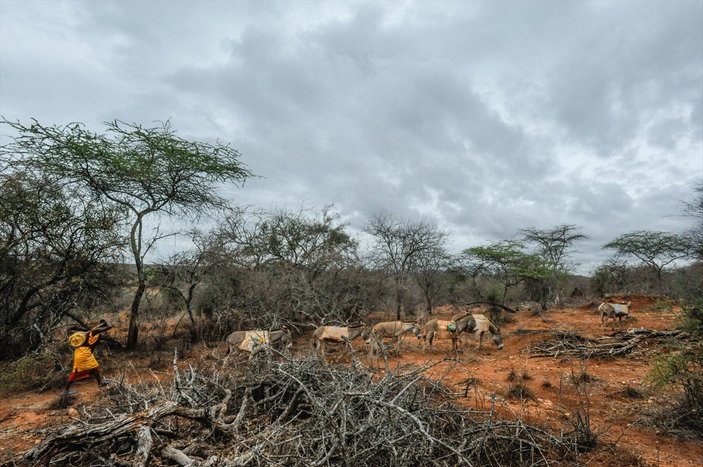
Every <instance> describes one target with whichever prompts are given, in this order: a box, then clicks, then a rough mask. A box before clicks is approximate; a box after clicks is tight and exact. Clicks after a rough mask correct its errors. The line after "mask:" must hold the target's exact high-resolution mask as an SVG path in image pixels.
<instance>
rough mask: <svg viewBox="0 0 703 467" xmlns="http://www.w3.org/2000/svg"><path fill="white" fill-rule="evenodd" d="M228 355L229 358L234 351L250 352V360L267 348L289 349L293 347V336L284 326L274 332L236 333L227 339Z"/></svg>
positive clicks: (258, 330)
mask: <svg viewBox="0 0 703 467" xmlns="http://www.w3.org/2000/svg"><path fill="white" fill-rule="evenodd" d="M225 342H226V343H227V353H226V354H225V356H229V354H230V353H232V352H233V351H243V352H249V354H250V355H249V359H250V360H251V358H252V357H253V356H254V355H255V354H256V353H258V352H260V351H262V350H264V349H265V348H266V347H267V346H272V347H273V346H277V347H283V348H286V349H289V348H290V347H291V346H292V345H293V336H292V335H291V332H290V330H289V329H288V328H287V327H285V326H283V327H282V328H281V329H277V330H274V331H264V330H260V329H257V330H253V331H234V332H233V333H231V334H230V335H229V336H227V339H225Z"/></svg>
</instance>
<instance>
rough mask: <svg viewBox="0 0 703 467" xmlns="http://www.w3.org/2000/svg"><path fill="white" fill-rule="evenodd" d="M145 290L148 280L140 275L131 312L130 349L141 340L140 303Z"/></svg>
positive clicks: (128, 336)
mask: <svg viewBox="0 0 703 467" xmlns="http://www.w3.org/2000/svg"><path fill="white" fill-rule="evenodd" d="M140 275H141V274H140ZM144 290H146V280H145V279H144V277H140V278H139V285H138V286H137V291H136V292H135V293H134V300H132V308H131V310H130V312H129V332H128V333H127V348H128V349H133V348H135V347H136V346H137V341H138V340H139V303H140V302H141V301H142V296H144Z"/></svg>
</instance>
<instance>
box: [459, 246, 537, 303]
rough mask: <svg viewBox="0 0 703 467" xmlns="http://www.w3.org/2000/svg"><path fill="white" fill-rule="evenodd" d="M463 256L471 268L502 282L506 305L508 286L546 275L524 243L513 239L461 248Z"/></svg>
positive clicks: (503, 298)
mask: <svg viewBox="0 0 703 467" xmlns="http://www.w3.org/2000/svg"><path fill="white" fill-rule="evenodd" d="M462 254H463V256H464V257H466V258H468V259H469V260H470V264H471V265H472V269H473V270H479V271H481V272H482V273H483V274H488V275H492V276H494V277H496V278H497V279H498V280H499V281H500V283H501V284H502V285H503V296H502V297H501V299H500V303H501V304H505V298H506V296H507V295H508V290H509V289H510V287H515V286H517V285H519V284H520V283H522V282H523V281H525V280H527V279H543V278H544V277H546V276H547V275H548V274H549V271H547V270H546V269H545V268H544V266H543V265H542V261H541V259H540V258H539V257H538V256H536V255H530V254H527V253H525V252H524V251H523V245H522V244H521V243H519V242H514V241H503V242H497V243H493V244H491V245H488V246H477V247H472V248H468V249H466V250H464V251H463V252H462Z"/></svg>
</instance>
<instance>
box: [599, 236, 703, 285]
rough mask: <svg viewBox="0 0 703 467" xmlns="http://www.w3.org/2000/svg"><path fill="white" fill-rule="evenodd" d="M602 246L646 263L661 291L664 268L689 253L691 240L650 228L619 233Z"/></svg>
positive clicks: (617, 253) (619, 254)
mask: <svg viewBox="0 0 703 467" xmlns="http://www.w3.org/2000/svg"><path fill="white" fill-rule="evenodd" d="M603 248H606V249H613V250H615V251H616V255H617V256H618V257H628V256H634V257H635V258H637V259H639V260H640V261H641V262H642V263H644V264H645V265H647V266H648V267H649V268H650V269H651V270H652V271H653V272H654V273H655V275H656V279H657V285H658V288H659V290H660V292H662V293H663V283H662V271H663V270H664V268H665V267H666V266H668V265H669V264H671V263H673V262H674V261H676V260H677V259H682V258H686V257H688V256H690V254H691V242H690V241H689V239H687V238H686V236H683V235H679V234H675V233H669V232H656V231H650V230H639V231H636V232H630V233H626V234H623V235H620V236H619V237H617V238H616V239H615V240H613V241H611V242H610V243H607V244H605V245H604V246H603Z"/></svg>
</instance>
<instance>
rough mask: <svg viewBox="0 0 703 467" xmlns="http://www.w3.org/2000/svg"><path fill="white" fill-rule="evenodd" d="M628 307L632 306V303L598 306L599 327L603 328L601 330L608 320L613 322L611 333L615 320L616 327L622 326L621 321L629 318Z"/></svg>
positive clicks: (604, 303) (605, 303)
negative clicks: (616, 322) (616, 321)
mask: <svg viewBox="0 0 703 467" xmlns="http://www.w3.org/2000/svg"><path fill="white" fill-rule="evenodd" d="M630 305H632V302H627V303H626V304H624V305H623V304H620V303H607V302H603V303H601V304H600V306H599V307H598V311H600V322H601V325H602V326H603V329H605V323H606V322H607V321H608V320H609V319H612V320H613V327H612V328H611V329H612V330H613V331H615V319H616V318H617V320H618V327H621V326H622V319H623V318H625V317H628V316H630Z"/></svg>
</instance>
